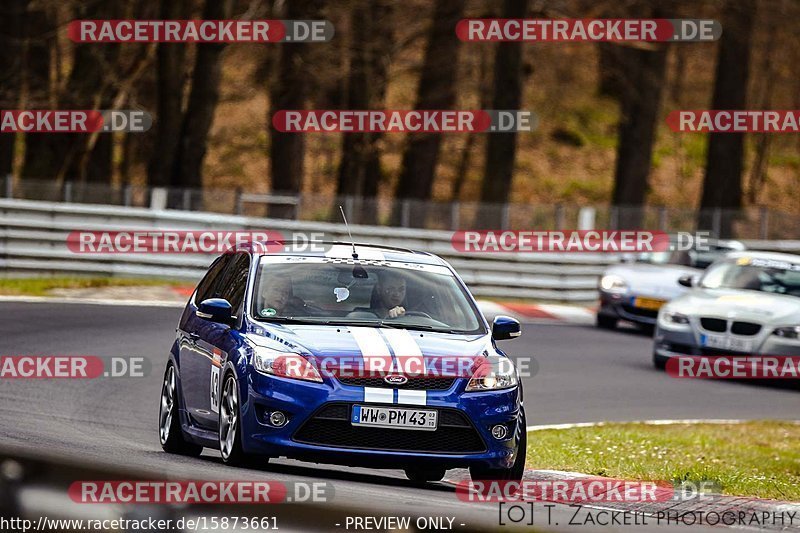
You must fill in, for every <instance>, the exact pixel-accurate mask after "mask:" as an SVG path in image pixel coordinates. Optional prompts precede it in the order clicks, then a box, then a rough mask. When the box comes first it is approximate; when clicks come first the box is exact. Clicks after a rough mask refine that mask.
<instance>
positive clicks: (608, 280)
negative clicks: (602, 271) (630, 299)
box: [600, 274, 628, 294]
mask: <svg viewBox="0 0 800 533" xmlns="http://www.w3.org/2000/svg"><path fill="white" fill-rule="evenodd" d="M600 289H602V290H604V291H606V292H611V293H615V294H622V293H624V292H625V291H627V290H628V284H627V283H626V282H625V280H624V279H622V278H621V277H619V276H617V275H615V274H606V275H605V276H603V277H602V278H600Z"/></svg>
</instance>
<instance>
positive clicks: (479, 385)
mask: <svg viewBox="0 0 800 533" xmlns="http://www.w3.org/2000/svg"><path fill="white" fill-rule="evenodd" d="M517 383H518V379H517V369H516V368H514V363H513V362H511V359H507V358H505V357H502V358H501V357H490V358H488V359H486V361H485V362H483V363H481V365H480V366H479V367H478V368H477V369H476V370H475V372H473V374H472V377H471V378H470V380H469V383H467V388H466V392H471V391H487V390H500V389H510V388H512V387H516V386H517Z"/></svg>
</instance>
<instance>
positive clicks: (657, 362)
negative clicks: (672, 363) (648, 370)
mask: <svg viewBox="0 0 800 533" xmlns="http://www.w3.org/2000/svg"><path fill="white" fill-rule="evenodd" d="M668 360H669V357H662V356H660V355H658V354H657V353H656V352H653V366H654V367H656V368H657V369H658V370H665V369H666V368H667V361H668Z"/></svg>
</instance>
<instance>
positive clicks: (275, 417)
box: [269, 411, 286, 427]
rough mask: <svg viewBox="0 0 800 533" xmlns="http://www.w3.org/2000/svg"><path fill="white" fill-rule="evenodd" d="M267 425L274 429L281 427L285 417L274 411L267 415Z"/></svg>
mask: <svg viewBox="0 0 800 533" xmlns="http://www.w3.org/2000/svg"><path fill="white" fill-rule="evenodd" d="M269 423H270V424H272V425H273V426H275V427H281V426H283V425H284V424H285V423H286V415H285V414H283V413H281V412H280V411H275V412H274V413H272V414H271V415H269Z"/></svg>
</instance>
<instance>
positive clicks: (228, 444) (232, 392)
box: [219, 376, 239, 459]
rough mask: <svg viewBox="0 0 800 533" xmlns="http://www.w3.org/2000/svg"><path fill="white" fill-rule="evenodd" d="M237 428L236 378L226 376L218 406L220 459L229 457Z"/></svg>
mask: <svg viewBox="0 0 800 533" xmlns="http://www.w3.org/2000/svg"><path fill="white" fill-rule="evenodd" d="M238 426H239V393H238V387H237V386H236V378H234V377H233V376H228V379H226V380H225V390H224V392H223V393H222V401H221V402H220V406H219V449H220V452H221V453H222V457H223V458H224V459H227V458H228V457H230V455H231V453H232V451H233V447H234V444H235V442H236V432H237V430H238Z"/></svg>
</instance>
